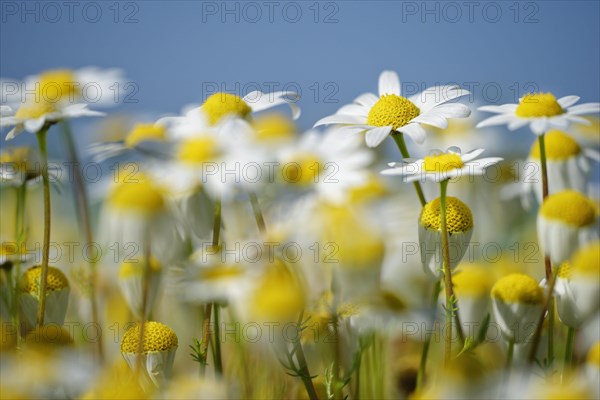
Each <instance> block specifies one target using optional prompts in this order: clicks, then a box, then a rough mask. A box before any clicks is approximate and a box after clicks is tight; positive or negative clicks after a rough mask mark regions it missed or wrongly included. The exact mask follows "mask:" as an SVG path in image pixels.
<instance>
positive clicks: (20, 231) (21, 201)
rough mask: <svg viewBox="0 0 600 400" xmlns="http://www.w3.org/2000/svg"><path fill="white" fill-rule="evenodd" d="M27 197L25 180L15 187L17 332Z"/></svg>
mask: <svg viewBox="0 0 600 400" xmlns="http://www.w3.org/2000/svg"><path fill="white" fill-rule="evenodd" d="M26 199H27V180H24V181H23V183H22V184H21V185H20V186H19V187H17V210H16V223H15V241H16V244H17V251H16V252H17V258H16V259H15V265H14V273H13V274H14V291H13V300H12V301H13V302H12V307H13V310H12V311H13V318H14V319H13V321H14V327H15V329H16V330H17V332H19V330H20V324H21V322H20V318H19V279H20V278H21V257H22V250H23V243H25V204H26ZM20 341H21V335H17V347H21V343H20Z"/></svg>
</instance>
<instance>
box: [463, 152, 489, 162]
mask: <svg viewBox="0 0 600 400" xmlns="http://www.w3.org/2000/svg"><path fill="white" fill-rule="evenodd" d="M484 151H485V149H475V150H471V151H469V152H468V153H465V154H463V155H462V157H461V159H462V161H463V162H464V163H466V162H469V161H471V160H474V159H476V158H477V157H479V155H480V154H481V153H483V152H484Z"/></svg>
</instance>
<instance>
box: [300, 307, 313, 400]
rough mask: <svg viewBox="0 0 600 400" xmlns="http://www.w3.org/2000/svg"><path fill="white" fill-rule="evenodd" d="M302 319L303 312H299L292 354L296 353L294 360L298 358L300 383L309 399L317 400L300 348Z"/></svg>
mask: <svg viewBox="0 0 600 400" xmlns="http://www.w3.org/2000/svg"><path fill="white" fill-rule="evenodd" d="M303 319H304V312H301V313H300V317H299V318H298V334H297V335H296V338H295V339H294V354H295V355H296V360H298V370H299V372H300V374H299V375H300V378H301V379H302V383H304V387H305V388H306V393H307V394H308V398H309V399H310V400H318V399H319V396H317V391H316V390H315V386H314V385H313V381H312V377H311V375H310V371H309V370H308V363H307V362H306V356H305V355H304V349H303V348H302V342H301V328H302V322H303Z"/></svg>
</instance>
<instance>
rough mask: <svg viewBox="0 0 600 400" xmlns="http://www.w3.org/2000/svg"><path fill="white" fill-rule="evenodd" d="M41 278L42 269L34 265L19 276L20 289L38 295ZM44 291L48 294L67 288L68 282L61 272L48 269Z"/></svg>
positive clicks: (56, 269) (55, 269)
mask: <svg viewBox="0 0 600 400" xmlns="http://www.w3.org/2000/svg"><path fill="white" fill-rule="evenodd" d="M41 278H42V267H41V266H40V265H36V266H34V267H31V268H29V269H28V270H27V271H25V273H24V274H23V275H22V276H21V282H20V288H21V290H22V291H23V292H25V293H31V294H33V295H36V296H37V295H38V293H39V290H40V281H41ZM46 282H47V284H46V285H47V286H46V289H47V290H48V291H49V292H53V291H58V290H61V289H64V288H68V287H69V281H68V280H67V277H66V276H65V274H63V272H62V271H61V270H60V269H58V268H54V267H48V275H47V277H46Z"/></svg>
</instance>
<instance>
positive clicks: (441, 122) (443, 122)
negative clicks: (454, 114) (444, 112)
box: [410, 112, 448, 129]
mask: <svg viewBox="0 0 600 400" xmlns="http://www.w3.org/2000/svg"><path fill="white" fill-rule="evenodd" d="M410 122H414V123H421V124H427V125H431V126H435V127H436V128H440V129H446V128H447V127H448V120H447V119H446V118H444V117H443V116H441V115H439V114H437V113H435V112H428V113H425V114H421V115H419V116H418V117H416V118H413V119H412V120H411V121H410Z"/></svg>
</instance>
